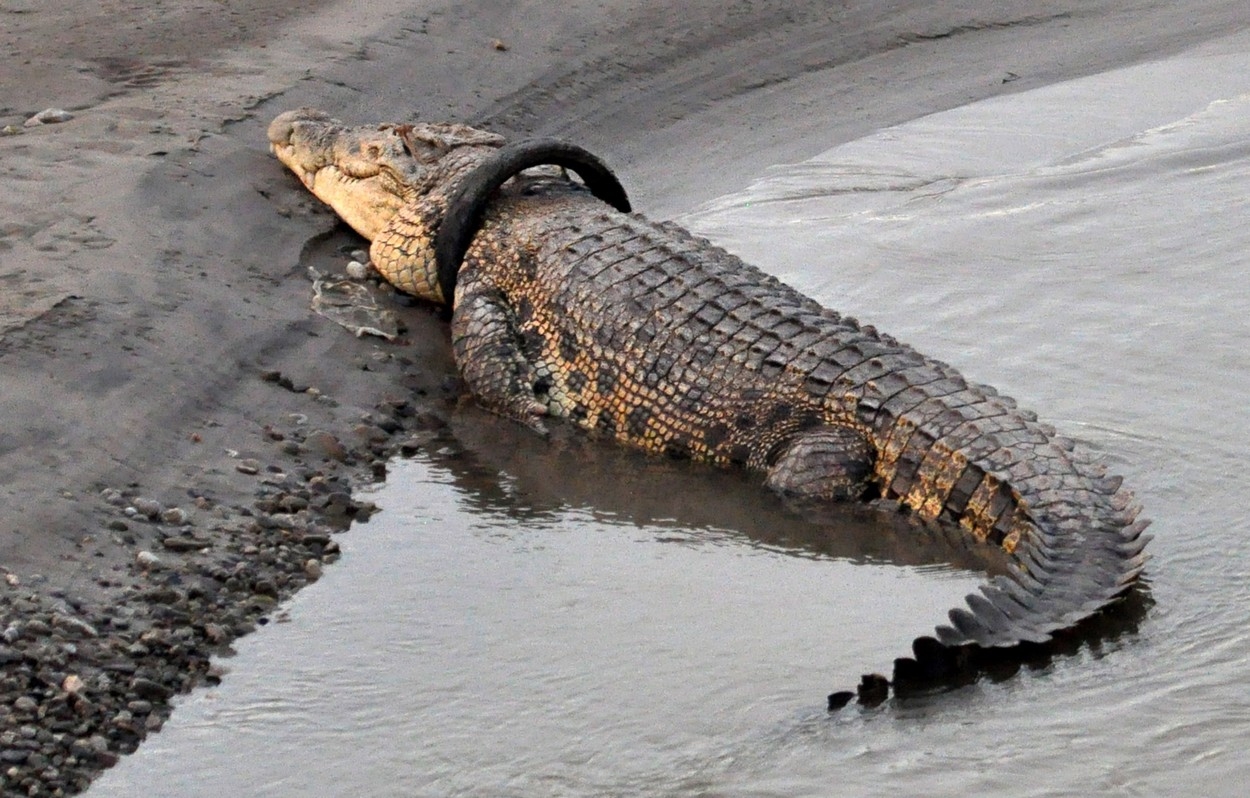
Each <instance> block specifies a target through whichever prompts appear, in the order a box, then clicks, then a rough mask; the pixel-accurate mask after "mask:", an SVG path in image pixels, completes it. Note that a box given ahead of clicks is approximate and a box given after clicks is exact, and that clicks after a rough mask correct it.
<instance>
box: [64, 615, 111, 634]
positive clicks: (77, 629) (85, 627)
mask: <svg viewBox="0 0 1250 798" xmlns="http://www.w3.org/2000/svg"><path fill="white" fill-rule="evenodd" d="M52 624H53V625H54V626H56V627H57V628H59V629H64V630H65V631H67V632H71V633H73V634H76V635H80V636H82V637H99V636H100V633H99V632H98V631H97V630H96V628H95V627H94V626H92V625H91V624H89V623H87V622H86V621H83V620H80V619H78V618H73V617H71V616H69V615H54V616H53V617H52Z"/></svg>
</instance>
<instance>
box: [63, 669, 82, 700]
mask: <svg viewBox="0 0 1250 798" xmlns="http://www.w3.org/2000/svg"><path fill="white" fill-rule="evenodd" d="M84 687H86V684H84V683H83V680H82V677H80V676H78V675H77V674H74V673H71V674H70V675H69V676H66V677H65V679H64V681H62V682H61V689H62V690H64V691H65V692H67V693H69V694H70V695H77V694H78V692H79V691H81V690H82V689H83V688H84Z"/></svg>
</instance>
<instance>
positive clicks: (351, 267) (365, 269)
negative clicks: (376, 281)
mask: <svg viewBox="0 0 1250 798" xmlns="http://www.w3.org/2000/svg"><path fill="white" fill-rule="evenodd" d="M347 276H348V277H350V278H352V279H353V280H363V279H365V278H366V277H368V276H369V265H368V264H365V263H361V262H360V261H358V260H354V261H352V262H350V263H348V264H347Z"/></svg>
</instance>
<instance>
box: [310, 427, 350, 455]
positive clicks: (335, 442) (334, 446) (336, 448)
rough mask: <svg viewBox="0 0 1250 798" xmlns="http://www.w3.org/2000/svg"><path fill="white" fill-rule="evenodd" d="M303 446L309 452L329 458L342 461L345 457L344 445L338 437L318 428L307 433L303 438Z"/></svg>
mask: <svg viewBox="0 0 1250 798" xmlns="http://www.w3.org/2000/svg"><path fill="white" fill-rule="evenodd" d="M304 446H305V447H307V448H308V450H309V451H310V452H312V453H314V454H317V455H320V456H322V457H326V458H329V459H331V460H338V461H340V462H342V461H344V460H346V459H347V449H346V447H344V446H343V444H342V443H341V442H340V441H339V439H338V438H336V437H334V436H333V435H331V434H330V433H328V432H326V431H325V430H321V429H319V430H314V431H313V432H311V433H309V435H308V437H307V438H305V439H304Z"/></svg>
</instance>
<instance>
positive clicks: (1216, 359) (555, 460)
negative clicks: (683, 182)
mask: <svg viewBox="0 0 1250 798" xmlns="http://www.w3.org/2000/svg"><path fill="white" fill-rule="evenodd" d="M1246 44H1247V42H1246V41H1245V40H1244V39H1243V40H1242V41H1239V42H1226V43H1225V44H1224V45H1222V46H1218V47H1215V48H1210V49H1208V50H1207V51H1205V52H1203V53H1198V54H1190V55H1188V56H1185V57H1180V58H1175V59H1171V60H1169V61H1166V62H1160V63H1155V64H1148V65H1145V66H1141V67H1136V68H1132V69H1128V70H1122V71H1118V72H1112V73H1107V74H1104V75H1099V76H1095V77H1093V78H1088V79H1084V80H1080V81H1075V82H1072V83H1065V84H1060V85H1055V86H1051V87H1048V88H1045V89H1040V90H1036V91H1032V92H1028V93H1023V94H1019V95H1015V96H1011V97H1006V98H1001V99H997V100H993V101H987V102H982V103H978V104H975V105H971V106H967V107H964V108H959V109H955V110H953V111H950V112H947V113H943V114H940V115H936V116H932V117H928V118H925V119H921V120H918V121H916V122H913V123H910V124H907V125H904V126H901V127H898V128H893V129H890V130H885V131H881V132H879V133H877V134H875V135H873V136H870V137H868V138H865V139H862V140H859V141H856V142H853V143H851V144H848V145H845V146H842V147H839V148H837V149H834V150H832V151H830V152H828V153H825V154H824V155H823V156H821V157H819V158H816V159H814V160H812V161H809V162H806V163H803V164H797V165H791V166H779V167H776V168H775V169H773V170H771V171H770V172H769V173H768V174H766V175H764V176H763V177H762V179H761V180H760V181H759V182H758V183H757V184H756V185H754V186H752V187H751V188H750V189H749V190H747V191H744V192H742V193H740V194H736V195H733V196H729V197H724V198H722V199H721V200H719V201H717V202H715V203H712V204H710V205H709V206H706V207H704V208H702V209H699V210H697V211H696V212H694V213H692V214H690V215H688V216H687V217H686V218H685V219H684V220H683V221H685V222H686V223H688V224H690V225H691V226H692V227H694V228H695V229H697V230H699V231H700V232H702V233H703V234H705V235H708V236H710V237H712V238H714V239H716V240H717V241H718V242H721V243H723V244H725V245H726V246H729V247H730V248H731V249H733V250H735V251H737V252H739V253H740V254H742V255H744V256H745V257H747V258H748V259H749V260H752V261H754V262H756V263H759V264H761V265H762V266H764V267H766V268H768V269H769V270H771V271H773V272H775V273H777V274H779V275H780V276H782V277H783V278H785V279H787V280H789V281H791V282H792V283H794V284H796V285H798V286H799V287H801V288H802V289H803V290H804V291H806V292H808V293H810V294H812V295H813V296H816V297H817V298H819V299H820V300H822V301H823V302H825V303H826V304H828V305H830V306H833V307H836V308H839V309H842V310H844V311H847V312H850V313H853V314H855V315H858V316H859V317H861V318H862V319H863V320H866V321H871V322H873V323H875V324H877V325H878V326H880V327H881V328H882V329H885V330H888V331H889V332H891V333H892V334H894V335H896V336H897V337H899V338H901V339H903V340H907V341H909V342H912V343H914V344H915V345H917V346H918V347H919V348H920V349H922V350H923V351H925V352H927V353H928V354H931V355H934V356H937V357H940V358H942V359H945V360H947V361H949V362H951V363H953V364H956V365H957V366H958V367H960V368H961V369H962V370H963V371H964V372H965V374H967V375H968V376H969V377H971V378H974V379H977V380H981V381H985V382H990V383H993V384H994V385H996V386H998V387H999V388H1000V389H1002V390H1003V391H1004V392H1007V393H1010V394H1013V395H1015V396H1017V397H1018V398H1019V399H1021V400H1022V403H1023V404H1025V405H1027V406H1030V407H1032V408H1034V409H1036V410H1037V411H1039V413H1040V414H1041V415H1042V416H1043V417H1045V418H1047V419H1048V420H1051V421H1053V422H1055V423H1056V424H1057V425H1058V426H1059V427H1060V428H1061V429H1063V430H1064V431H1066V432H1069V433H1071V434H1074V435H1076V436H1078V437H1080V438H1082V439H1084V440H1086V441H1088V442H1089V443H1090V444H1092V445H1093V446H1094V447H1095V448H1097V449H1099V450H1101V451H1103V452H1104V453H1105V455H1106V458H1107V459H1108V461H1109V462H1110V463H1111V464H1112V466H1113V467H1114V468H1115V469H1116V470H1118V471H1121V472H1122V473H1124V474H1126V476H1127V478H1128V480H1129V482H1130V483H1131V484H1132V485H1133V486H1134V487H1135V488H1136V489H1137V491H1138V492H1139V494H1140V496H1141V497H1142V499H1143V500H1144V501H1145V503H1146V505H1147V512H1148V514H1149V515H1150V516H1151V517H1153V518H1154V519H1155V526H1154V529H1153V531H1154V532H1155V535H1156V539H1155V541H1154V543H1153V544H1152V546H1151V551H1152V552H1153V554H1154V560H1153V562H1152V564H1151V567H1150V569H1149V571H1148V585H1147V587H1146V589H1145V590H1144V591H1142V600H1141V602H1140V603H1141V605H1142V606H1143V607H1146V608H1147V609H1145V610H1144V611H1143V612H1142V613H1137V614H1130V616H1131V617H1128V618H1126V619H1124V620H1123V622H1122V623H1121V624H1120V625H1119V626H1117V627H1114V628H1113V629H1111V630H1110V631H1108V632H1107V634H1105V635H1104V636H1103V637H1101V638H1099V639H1096V640H1093V641H1091V642H1087V643H1086V644H1084V645H1081V646H1079V647H1074V648H1072V649H1071V650H1068V651H1066V652H1063V653H1061V654H1060V655H1058V656H1056V657H1054V658H1053V659H1051V660H1049V661H1046V662H1040V663H1036V664H1035V665H1034V666H1033V667H1029V668H1025V669H1024V672H1022V673H1019V674H1016V675H1015V677H1014V678H1009V679H1006V680H1002V681H996V680H992V679H985V680H982V681H981V682H978V683H977V684H974V685H971V686H968V687H966V688H961V689H959V690H957V691H955V692H953V693H947V694H944V695H940V696H935V697H928V698H923V699H915V700H908V701H904V702H891V703H889V704H887V705H885V706H884V707H881V708H878V709H876V710H872V711H861V710H859V709H855V708H852V709H850V710H848V711H844V712H842V713H839V714H837V715H834V716H826V715H825V713H824V712H823V711H822V708H821V701H822V698H823V694H824V693H825V692H827V691H828V690H830V689H835V688H840V687H845V686H847V685H848V680H849V679H852V678H853V677H854V676H855V675H856V674H858V673H859V672H860V671H861V670H865V669H881V668H885V667H887V666H888V664H889V662H890V659H891V658H892V657H894V656H896V655H898V654H901V653H903V651H904V650H905V646H906V643H907V641H908V640H910V638H911V637H913V636H914V635H915V634H918V633H923V632H925V631H927V630H928V629H930V628H931V627H932V625H933V624H934V623H936V622H938V621H940V619H941V617H942V614H943V612H944V610H945V609H946V608H947V607H948V606H950V605H952V604H953V602H954V601H955V599H956V598H957V597H958V596H960V595H962V594H963V593H964V592H966V591H967V589H968V588H969V587H970V586H971V585H973V584H975V582H976V581H977V578H978V577H977V576H976V575H975V574H974V573H973V571H971V570H970V569H973V568H976V567H991V568H992V567H994V563H992V562H988V563H987V562H981V561H979V560H978V559H977V557H976V553H975V552H968V551H966V550H961V549H959V548H957V547H952V546H950V545H949V544H948V543H947V542H945V541H942V540H934V539H927V540H923V541H916V542H913V541H912V539H911V538H910V537H909V534H914V530H913V531H909V530H908V529H906V528H902V527H900V526H899V525H897V524H895V523H892V522H891V521H889V520H888V519H882V518H880V517H877V516H873V515H870V514H869V515H865V514H862V513H855V512H830V513H828V514H826V515H825V516H823V517H814V516H813V515H812V514H811V513H807V512H801V511H798V510H796V509H795V508H787V507H783V506H781V505H780V504H779V503H778V502H776V501H775V500H773V499H772V498H771V497H769V496H767V495H765V494H763V493H762V492H760V491H758V490H756V489H754V488H753V487H752V486H751V485H749V484H747V482H746V481H745V480H743V479H741V478H739V477H735V476H733V475H724V474H715V473H709V472H707V471H704V470H701V469H698V468H693V467H689V466H682V465H680V464H672V463H666V462H656V461H651V460H647V459H645V458H642V457H639V456H637V455H633V454H630V453H621V452H616V451H614V450H610V449H607V448H605V447H601V446H598V445H595V444H589V443H586V442H583V441H581V440H579V439H577V438H576V437H571V436H564V435H557V436H556V440H555V441H554V442H552V443H551V444H545V443H541V442H538V441H535V440H532V439H529V438H527V437H526V436H525V435H524V433H520V432H518V431H516V430H514V429H512V428H511V427H509V426H508V425H506V424H502V423H500V422H497V421H495V420H493V419H491V418H489V417H486V416H484V415H482V414H480V413H476V412H474V411H472V410H466V411H465V412H463V413H462V414H461V415H460V416H458V417H457V418H456V419H455V424H454V425H453V427H452V429H451V430H449V431H448V432H447V433H446V434H445V435H444V436H442V437H441V438H439V439H438V440H437V441H435V442H434V445H433V446H432V447H431V451H430V452H429V453H428V454H427V455H426V456H423V457H421V458H418V459H416V460H413V461H410V462H407V463H403V464H398V465H397V466H396V468H395V470H394V472H393V475H392V477H391V479H390V480H389V482H388V483H387V485H385V486H384V487H382V488H381V489H380V490H379V491H378V493H377V494H376V496H375V497H373V498H374V500H375V501H377V502H378V503H379V504H381V505H382V506H383V507H384V508H386V511H385V512H384V513H382V514H381V515H379V516H377V517H376V518H375V520H374V521H372V522H371V523H369V524H368V525H365V526H361V527H358V528H356V529H354V530H353V531H352V532H350V533H349V534H348V535H346V536H344V537H343V539H342V540H343V544H344V548H345V550H346V552H347V553H346V556H345V557H344V560H343V562H342V563H341V564H340V565H338V566H336V567H334V568H332V569H330V570H329V572H328V573H327V574H326V576H325V578H323V579H322V580H321V581H320V582H318V583H317V584H316V585H314V586H312V587H311V588H309V589H308V590H306V591H304V592H303V593H301V594H300V595H298V596H297V597H296V598H295V599H294V600H293V601H292V602H291V603H290V604H289V605H288V607H287V608H286V609H285V615H283V616H282V618H281V619H282V620H284V621H286V622H283V623H274V624H271V625H270V626H268V627H267V628H265V629H264V630H263V631H262V632H260V633H259V634H256V635H253V636H252V637H250V638H247V639H245V640H244V641H242V642H241V644H240V645H239V653H238V655H237V656H236V657H234V658H232V659H231V660H229V661H228V663H227V664H228V665H229V666H230V667H231V668H232V671H233V672H232V673H231V675H230V677H229V678H228V679H227V680H226V681H225V683H224V684H223V685H222V686H221V687H219V688H216V689H214V690H211V691H200V692H197V693H196V694H194V695H192V696H190V697H189V698H187V699H186V700H185V701H184V702H183V704H182V706H181V707H180V708H179V710H178V712H177V713H176V715H175V717H174V719H173V721H172V722H171V723H170V724H169V725H168V726H167V727H166V729H165V731H163V732H162V733H161V734H160V735H157V736H156V737H155V738H154V739H152V740H150V741H149V743H148V744H146V745H145V746H144V748H143V749H142V750H141V751H140V752H139V753H138V754H137V755H136V756H133V757H130V758H128V759H126V760H124V761H123V762H122V763H121V764H120V765H119V766H118V767H117V768H116V769H114V770H113V771H111V772H110V773H108V774H107V775H106V776H105V777H104V778H102V779H101V780H100V781H99V782H98V783H97V784H96V785H95V787H93V789H92V793H91V794H93V795H100V796H105V795H133V794H152V795H156V794H159V795H172V796H179V795H181V796H192V795H204V794H220V795H257V796H297V795H336V796H337V795H344V796H347V795H352V796H356V795H361V796H364V795H371V796H392V795H395V796H407V795H419V796H444V795H467V796H533V795H544V796H546V795H560V796H601V795H603V796H606V795H689V796H695V795H727V796H799V795H811V796H821V795H831V794H842V795H896V794H904V795H909V794H922V793H923V794H927V795H952V796H953V795H1073V794H1094V793H1105V794H1117V795H1120V794H1123V795H1155V794H1159V795H1166V794H1182V793H1190V794H1203V795H1241V794H1243V790H1244V785H1243V784H1241V783H1239V782H1238V781H1237V779H1238V777H1239V776H1242V775H1244V774H1245V773H1246V772H1250V754H1248V753H1247V752H1246V749H1245V745H1244V743H1243V741H1244V739H1245V738H1246V737H1247V735H1248V734H1250V698H1247V694H1246V689H1245V686H1244V681H1245V675H1246V670H1247V662H1248V660H1250V639H1248V635H1247V632H1248V630H1250V626H1248V624H1247V620H1246V609H1245V608H1246V607H1247V606H1248V604H1250V587H1248V586H1247V584H1248V581H1250V580H1248V579H1247V572H1248V571H1250V551H1248V550H1247V549H1248V548H1250V542H1248V541H1250V520H1248V517H1247V510H1246V508H1245V503H1244V502H1243V501H1241V497H1242V496H1243V495H1244V492H1243V491H1242V490H1241V488H1242V486H1243V485H1244V484H1245V482H1246V477H1245V472H1246V469H1247V468H1250V456H1247V455H1246V454H1245V453H1246V452H1247V451H1250V426H1248V425H1247V423H1246V420H1247V419H1246V415H1247V414H1246V412H1245V410H1244V406H1245V402H1246V396H1247V395H1248V394H1250V377H1248V376H1247V374H1250V353H1248V349H1250V287H1248V286H1247V284H1246V273H1247V271H1248V269H1247V267H1248V266H1250V256H1248V255H1247V252H1250V226H1248V225H1247V217H1248V216H1250V213H1248V212H1250V201H1248V200H1247V196H1250V137H1248V136H1247V131H1250V58H1248V57H1247V56H1245V55H1244V54H1243V53H1245V52H1247V49H1248V48H1247V47H1246V46H1245V45H1246Z"/></svg>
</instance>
